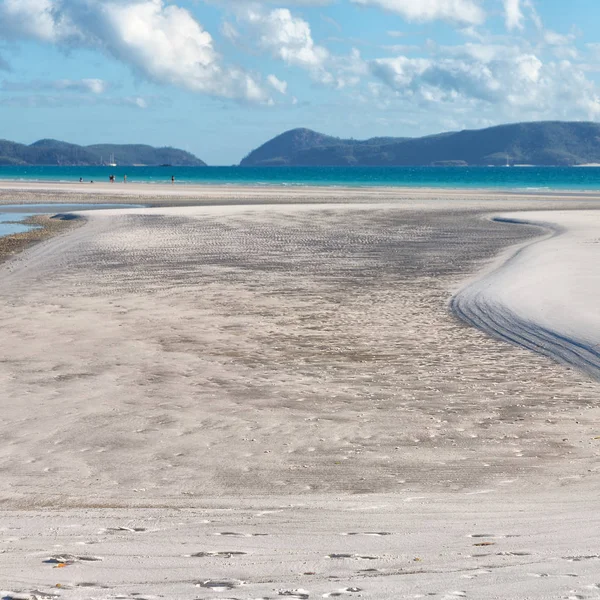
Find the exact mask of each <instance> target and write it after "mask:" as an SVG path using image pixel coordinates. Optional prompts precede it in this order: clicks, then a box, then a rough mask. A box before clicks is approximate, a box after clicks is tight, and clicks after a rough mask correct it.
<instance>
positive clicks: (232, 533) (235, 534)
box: [213, 531, 269, 537]
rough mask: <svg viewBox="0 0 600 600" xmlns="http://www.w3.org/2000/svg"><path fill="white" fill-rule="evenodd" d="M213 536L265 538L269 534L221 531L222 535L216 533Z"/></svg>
mask: <svg viewBox="0 0 600 600" xmlns="http://www.w3.org/2000/svg"><path fill="white" fill-rule="evenodd" d="M213 535H222V536H225V537H263V536H267V535H269V534H268V533H238V532H236V531H221V532H220V533H214V534H213Z"/></svg>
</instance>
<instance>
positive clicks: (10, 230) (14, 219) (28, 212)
mask: <svg viewBox="0 0 600 600" xmlns="http://www.w3.org/2000/svg"><path fill="white" fill-rule="evenodd" d="M140 206H141V205H140V204H27V205H24V204H11V205H6V206H0V237H2V236H5V235H13V234H15V233H25V232H26V231H30V230H31V229H35V228H36V227H37V225H27V224H26V223H22V221H24V220H25V219H28V218H29V217H33V216H34V215H44V214H52V215H56V214H59V213H64V212H72V211H75V210H101V209H106V208H138V207H140Z"/></svg>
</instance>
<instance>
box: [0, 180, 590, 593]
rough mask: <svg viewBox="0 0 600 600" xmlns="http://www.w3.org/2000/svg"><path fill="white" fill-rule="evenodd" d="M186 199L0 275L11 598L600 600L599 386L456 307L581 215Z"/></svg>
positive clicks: (340, 197) (464, 202)
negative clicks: (478, 277)
mask: <svg viewBox="0 0 600 600" xmlns="http://www.w3.org/2000/svg"><path fill="white" fill-rule="evenodd" d="M0 187H7V189H6V191H4V192H2V193H0V202H4V203H14V202H15V201H24V200H25V199H26V200H27V201H29V202H40V201H49V200H52V199H53V198H56V199H57V200H60V201H61V202H65V201H76V202H81V201H82V199H83V201H85V200H86V199H88V200H89V201H96V202H99V201H101V202H108V201H111V198H114V201H121V202H123V201H124V200H123V197H121V196H118V195H116V194H115V193H114V191H113V190H112V189H106V188H109V186H108V185H106V186H104V187H102V189H100V188H98V189H95V188H92V187H91V186H90V187H88V188H86V189H87V190H89V191H88V192H87V195H86V193H82V192H79V191H77V193H76V194H70V193H67V192H64V191H62V190H61V189H38V190H34V191H31V190H27V191H24V190H19V189H17V188H9V187H8V186H5V184H2V185H1V186H0ZM132 187H133V186H132ZM174 187H176V186H174ZM147 189H154V188H153V186H148V188H147ZM136 193H137V191H136ZM154 193H155V194H157V193H158V191H157V190H154ZM188 193H189V196H188V197H187V198H185V199H182V198H180V197H178V196H177V195H174V196H173V198H172V199H170V200H169V199H168V198H166V196H165V194H164V193H163V192H162V190H160V194H161V195H160V196H156V195H155V196H152V195H148V197H147V199H146V201H148V202H149V203H153V204H167V203H171V204H185V203H201V204H204V206H200V207H190V206H187V207H179V208H176V207H163V208H149V209H132V210H110V211H102V212H97V213H89V214H88V215H87V219H88V221H87V223H86V225H85V226H84V227H81V228H78V229H76V230H74V231H71V232H69V233H67V234H66V235H62V236H60V237H57V238H55V239H52V240H50V241H46V242H43V243H41V244H39V245H37V246H35V247H34V248H32V249H29V250H27V251H26V252H25V253H23V254H21V255H19V256H17V257H15V258H14V259H12V260H11V261H9V262H7V263H5V264H4V265H2V266H0V315H1V316H0V318H1V320H2V329H1V331H2V344H1V345H0V390H2V408H3V410H2V413H1V414H0V435H1V437H2V440H3V443H2V445H0V473H1V478H2V479H1V481H2V486H1V490H0V501H1V502H2V506H3V512H2V513H0V530H2V533H3V536H2V538H1V539H0V543H1V545H0V582H1V583H0V590H2V589H4V590H5V596H8V597H11V598H20V597H23V598H30V597H33V596H38V597H41V596H43V595H49V594H55V595H58V596H59V597H61V598H68V599H71V598H73V599H82V598H118V597H120V598H132V599H133V598H138V599H139V598H142V597H143V598H150V597H164V598H178V599H179V598H181V599H188V598H189V599H206V600H208V599H212V598H217V597H218V598H239V599H258V598H277V597H283V596H285V597H288V598H294V597H296V598H306V597H308V598H319V597H335V596H338V595H341V596H349V597H351V596H355V597H361V598H375V599H386V598H390V599H391V598H417V597H432V598H458V597H466V598H486V599H487V598H569V597H571V598H594V597H600V574H599V573H600V550H599V549H598V547H597V540H596V537H597V536H596V531H597V527H598V525H599V524H600V517H599V516H598V510H597V509H598V506H597V496H598V487H599V486H598V482H599V479H598V472H597V469H598V468H599V466H598V450H599V445H600V440H598V439H596V438H597V437H598V436H599V435H600V431H599V430H598V428H599V426H598V418H599V416H600V408H599V407H598V402H597V401H598V396H599V394H598V392H599V391H600V384H598V383H597V382H595V381H594V380H592V379H590V378H589V377H588V376H587V375H585V374H582V373H581V372H579V371H576V370H572V369H569V368H567V367H565V366H562V365H560V364H556V363H554V362H552V361H550V360H549V359H547V358H545V357H542V356H538V355H536V354H533V353H530V352H529V351H527V350H524V349H521V348H516V347H514V346H510V345H508V344H504V343H501V342H498V341H495V340H494V339H492V338H489V337H487V336H486V335H485V334H483V333H481V332H479V331H478V330H476V329H472V328H469V327H467V326H465V325H463V324H461V323H460V322H459V321H457V320H456V319H455V318H454V317H453V316H452V315H451V314H450V311H449V308H448V302H449V300H450V297H451V294H452V292H454V291H456V290H457V289H458V288H459V287H460V286H461V285H462V284H463V283H464V282H465V281H466V280H467V279H469V278H471V277H473V275H474V274H475V273H477V272H478V271H479V270H481V269H484V268H489V265H490V262H491V261H494V260H496V261H497V260H498V256H499V255H500V254H501V253H506V252H507V248H510V247H514V246H516V245H519V244H524V243H526V242H528V241H531V240H533V239H534V238H535V236H539V235H541V234H543V231H542V230H540V229H538V228H534V227H531V226H525V225H515V224H509V223H494V222H492V221H491V220H490V219H489V218H487V215H489V214H491V213H494V212H498V211H508V210H511V211H514V210H521V209H523V210H525V209H527V210H538V209H546V210H547V209H558V208H569V209H582V208H586V209H594V208H596V207H597V206H598V201H597V199H596V198H594V197H593V196H589V197H587V196H584V195H582V196H573V197H569V198H562V197H560V196H557V197H543V196H530V197H521V196H517V195H513V196H510V197H503V196H502V195H500V194H484V193H482V192H474V193H470V194H466V193H462V197H461V194H458V193H453V194H449V195H448V194H446V193H444V192H441V191H435V192H433V191H429V192H423V191H418V190H403V191H398V190H395V191H393V190H392V191H390V190H359V191H357V190H338V191H337V192H336V193H334V192H333V191H332V190H320V189H318V188H315V189H310V190H308V189H301V190H292V191H289V192H287V191H286V192H285V193H282V192H281V190H277V191H276V193H274V192H273V190H272V189H270V190H263V191H261V190H254V189H253V190H250V191H249V190H248V189H244V188H235V189H226V190H222V189H219V190H217V189H216V188H202V189H194V190H193V192H191V191H190V190H188ZM261 193H262V194H264V195H263V196H261ZM135 197H136V196H131V197H128V198H127V200H126V201H127V202H131V201H132V200H131V198H135ZM261 198H262V201H261ZM275 201H276V202H277V203H278V204H280V205H274V202H275ZM214 203H219V204H225V203H229V204H230V206H211V204H214ZM81 214H82V215H83V214H84V213H81ZM48 561H50V562H48ZM57 567H58V568H57ZM57 584H58V587H57ZM136 594H137V595H136Z"/></svg>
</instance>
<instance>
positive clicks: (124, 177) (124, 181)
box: [123, 175, 127, 183]
mask: <svg viewBox="0 0 600 600" xmlns="http://www.w3.org/2000/svg"><path fill="white" fill-rule="evenodd" d="M123 183H127V175H123Z"/></svg>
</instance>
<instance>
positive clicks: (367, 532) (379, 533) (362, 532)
mask: <svg viewBox="0 0 600 600" xmlns="http://www.w3.org/2000/svg"><path fill="white" fill-rule="evenodd" d="M341 535H374V536H384V535H392V534H391V533H390V532H389V531H358V532H356V531H351V532H349V533H342V534H341Z"/></svg>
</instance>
